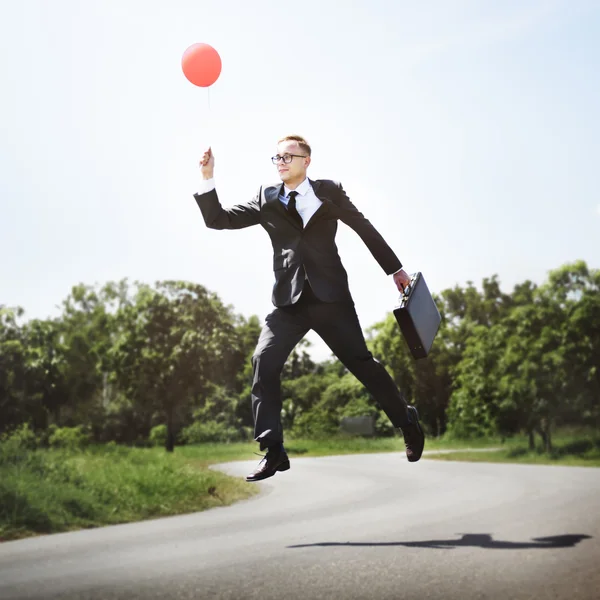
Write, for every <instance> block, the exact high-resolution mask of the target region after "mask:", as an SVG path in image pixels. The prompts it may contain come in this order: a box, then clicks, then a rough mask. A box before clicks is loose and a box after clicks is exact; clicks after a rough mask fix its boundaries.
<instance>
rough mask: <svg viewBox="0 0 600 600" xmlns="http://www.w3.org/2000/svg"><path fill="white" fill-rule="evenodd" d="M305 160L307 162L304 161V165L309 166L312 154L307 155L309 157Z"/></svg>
mask: <svg viewBox="0 0 600 600" xmlns="http://www.w3.org/2000/svg"><path fill="white" fill-rule="evenodd" d="M304 161H305V162H304V166H305V167H306V168H308V165H310V156H307V157H306V158H305V159H304Z"/></svg>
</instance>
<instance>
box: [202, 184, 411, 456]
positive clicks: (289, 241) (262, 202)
mask: <svg viewBox="0 0 600 600" xmlns="http://www.w3.org/2000/svg"><path fill="white" fill-rule="evenodd" d="M309 181H310V184H311V186H312V188H313V191H314V192H315V195H316V196H317V197H318V198H319V199H320V200H321V201H322V204H321V206H320V207H319V208H318V209H317V211H316V212H315V213H314V215H313V216H312V217H311V218H310V220H309V221H308V222H307V223H306V224H305V225H304V227H303V226H302V225H301V224H299V223H298V222H297V221H296V220H294V218H293V217H292V215H290V214H289V213H288V211H287V209H286V207H285V206H284V205H283V204H282V202H281V201H280V200H279V195H280V194H281V193H282V192H283V184H282V183H279V184H275V185H270V186H264V187H261V188H260V189H259V190H258V192H257V193H256V195H255V196H254V198H252V200H250V201H249V202H248V203H246V204H238V205H236V206H233V207H231V208H223V207H222V206H221V203H220V202H219V198H218V195H217V192H216V190H214V189H213V190H211V191H210V192H207V193H205V194H195V195H194V197H195V199H196V202H197V203H198V206H199V207H200V210H201V211H202V216H203V217H204V222H205V223H206V225H207V227H210V228H211V229H241V228H243V227H250V226H251V225H261V226H262V227H263V228H264V229H265V230H266V232H267V233H268V234H269V237H270V238H271V244H272V246H273V272H274V275H275V284H274V286H273V295H272V302H273V304H274V305H275V310H273V311H272V312H271V313H270V314H269V315H268V316H267V318H266V319H265V325H264V327H263V330H262V332H261V334H260V338H259V341H258V344H257V347H256V350H255V352H254V355H253V357H252V364H253V368H254V375H253V385H252V410H253V415H254V433H255V439H256V440H257V441H259V442H260V444H261V449H264V448H266V447H268V446H269V445H272V444H276V443H279V442H282V441H283V431H282V427H281V387H280V375H281V371H282V369H283V366H284V364H285V362H286V360H287V358H288V356H289V355H290V353H291V352H292V350H293V349H294V346H296V344H297V343H298V342H299V341H300V340H301V339H302V338H303V337H304V336H305V335H306V333H308V331H309V330H311V329H312V330H314V331H316V333H317V334H318V335H319V336H320V337H321V338H322V339H323V341H324V342H325V343H326V344H327V345H328V346H329V348H330V349H331V351H332V352H333V353H334V354H335V355H336V356H337V357H338V358H339V360H340V361H341V362H342V363H343V364H344V366H345V367H346V368H347V369H348V370H349V371H350V372H351V373H352V374H353V375H354V376H355V377H356V378H357V379H358V380H359V381H360V382H361V383H362V384H363V385H364V386H365V387H366V388H367V390H368V391H369V393H370V394H371V395H372V396H373V398H374V399H375V400H376V401H377V402H378V404H379V405H380V407H381V408H382V409H383V410H384V412H385V413H386V415H387V416H388V418H389V419H390V421H391V422H392V424H393V425H394V426H395V427H403V426H404V425H406V424H407V422H408V419H407V414H406V406H407V405H406V401H405V400H404V397H403V395H402V393H401V392H400V390H398V388H397V386H396V385H395V383H394V381H393V380H392V378H391V377H390V375H389V374H388V372H387V371H386V370H385V368H384V367H383V365H381V364H380V363H379V362H378V361H377V360H376V359H375V358H373V355H372V354H371V352H369V350H368V348H367V345H366V343H365V339H364V336H363V333H362V329H361V326H360V323H359V320H358V317H357V315H356V311H355V308H354V301H353V299H352V296H351V294H350V289H349V287H348V275H347V273H346V270H345V269H344V266H343V265H342V262H341V260H340V256H339V254H338V249H337V246H336V244H335V235H336V232H337V222H338V220H340V221H342V222H344V223H345V224H346V225H348V226H349V227H351V228H352V229H353V230H354V231H356V233H357V234H358V235H359V236H360V238H361V239H362V240H363V242H364V243H365V244H366V245H367V247H368V248H369V250H370V252H371V254H372V255H373V257H374V258H375V260H376V261H377V262H378V263H379V265H380V266H381V268H382V269H383V270H384V271H385V273H386V274H387V275H391V274H392V273H395V272H396V271H398V270H399V269H400V268H402V264H401V262H400V260H398V258H397V256H396V255H395V254H394V252H393V251H392V249H391V248H390V247H389V246H388V244H387V243H386V242H385V240H384V239H383V237H382V236H381V235H380V234H379V232H378V231H377V230H376V229H375V228H374V227H373V225H372V224H371V223H370V222H369V220H368V219H366V218H365V217H364V215H363V214H362V213H361V212H360V211H359V210H358V209H357V208H356V207H355V206H354V205H353V204H352V202H351V201H350V199H349V198H348V196H347V195H346V193H345V191H344V189H343V188H342V186H341V184H340V183H337V182H334V181H330V180H317V181H313V180H309Z"/></svg>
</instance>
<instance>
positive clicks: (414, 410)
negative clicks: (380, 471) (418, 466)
mask: <svg viewBox="0 0 600 600" xmlns="http://www.w3.org/2000/svg"><path fill="white" fill-rule="evenodd" d="M408 410H410V411H412V412H413V413H414V415H415V417H417V420H416V422H415V423H416V425H417V427H418V428H419V432H420V433H421V435H422V436H423V448H425V434H424V433H423V429H422V428H421V423H419V411H418V410H417V409H416V408H415V407H414V406H409V407H408ZM423 448H422V449H421V454H419V456H418V457H417V458H409V457H408V456H407V457H406V458H407V460H408V462H417V461H418V460H419V459H420V458H421V456H422V454H423Z"/></svg>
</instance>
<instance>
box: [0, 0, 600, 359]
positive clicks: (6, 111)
mask: <svg viewBox="0 0 600 600" xmlns="http://www.w3.org/2000/svg"><path fill="white" fill-rule="evenodd" d="M195 42H206V43H209V44H211V45H212V46H214V47H215V48H216V49H217V50H218V52H219V53H220V55H221V58H222V61H223V70H222V73H221V76H220V78H219V80H218V81H217V82H216V83H215V84H214V86H212V88H210V105H209V98H208V93H207V90H206V89H202V88H197V87H194V86H193V85H192V84H191V83H189V82H188V81H187V79H185V77H184V76H183V73H182V71H181V56H182V54H183V52H184V51H185V49H186V48H187V47H188V46H189V45H191V44H193V43H195ZM599 74H600V2H597V1H587V0H564V1H552V0H536V1H534V0H505V1H503V2H491V1H489V2H481V1H480V0H472V1H469V0H454V1H452V0H437V1H433V0H430V1H428V2H411V1H408V0H396V1H392V0H389V1H387V2H386V1H383V0H365V1H358V2H357V1H354V2H350V1H348V2H342V1H341V0H336V1H335V2H334V1H329V0H302V2H290V1H288V2H272V1H271V0H254V1H252V2H249V1H247V0H235V1H234V0H227V1H222V0H212V1H206V0H205V1H200V0H177V1H176V0H171V1H170V2H162V1H158V0H144V1H140V0H102V1H98V2H81V1H79V0H70V1H67V0H52V1H50V0H38V1H34V0H20V1H19V2H16V1H15V2H6V3H4V4H3V7H2V17H1V19H0V75H1V82H2V93H1V94H0V205H1V206H0V219H1V229H0V232H1V233H0V256H1V257H2V260H1V262H0V304H7V305H9V306H16V305H19V306H22V307H23V308H24V309H25V311H26V316H28V317H29V318H34V317H39V318H44V317H48V316H56V315H58V314H59V312H60V310H59V308H58V307H59V305H60V303H61V302H62V300H63V299H64V298H65V297H66V296H67V295H68V294H69V292H70V289H71V286H72V285H74V284H77V283H79V282H82V283H86V284H95V283H105V282H107V281H117V280H120V279H121V278H124V277H128V278H129V279H130V280H131V281H135V280H139V281H144V282H148V283H153V282H155V281H157V280H162V279H185V280H190V281H194V282H199V283H201V284H203V285H205V286H206V287H208V288H209V289H210V290H213V291H215V292H217V293H218V294H219V295H220V297H221V299H222V300H223V301H224V302H225V303H226V304H231V305H233V306H234V308H235V310H236V311H237V312H240V313H242V314H245V315H247V316H249V315H251V314H257V315H258V316H259V317H260V318H261V321H262V319H264V316H265V315H266V314H267V313H268V312H269V311H270V310H271V309H272V305H271V287H272V284H273V281H274V279H273V273H272V261H271V245H270V242H269V238H268V236H267V234H266V232H265V231H264V230H263V229H261V228H260V227H251V228H248V229H245V230H241V231H211V230H209V229H207V228H206V227H205V225H204V222H203V220H202V217H201V214H200V211H199V209H198V207H197V206H196V203H195V201H194V199H193V196H192V194H193V193H194V191H196V188H197V184H198V182H199V180H200V177H201V176H200V171H199V169H198V159H199V158H200V156H201V155H202V152H203V150H204V148H205V146H206V145H207V144H211V145H212V147H213V151H214V154H215V160H216V168H215V177H216V182H217V189H218V192H219V196H220V198H221V201H222V203H223V205H225V206H231V205H233V204H236V203H238V202H244V201H247V200H249V199H250V198H251V197H252V195H253V194H254V193H255V191H256V190H257V188H258V186H259V185H260V184H261V183H266V182H267V183H268V182H273V181H276V179H277V177H276V175H277V174H276V171H275V167H273V165H272V164H271V162H270V160H269V157H270V156H271V155H273V154H274V153H275V149H276V141H277V139H278V138H279V137H281V136H282V135H284V134H288V133H298V134H301V135H303V136H305V137H306V138H307V139H308V140H309V142H310V143H311V145H312V147H313V163H312V165H311V167H310V169H309V176H310V177H312V178H314V179H317V178H329V179H336V180H339V181H341V182H342V184H343V186H344V188H345V190H346V191H347V193H348V194H349V196H350V198H351V200H352V201H353V202H354V203H355V204H356V206H357V207H358V208H359V209H360V210H361V211H362V212H363V213H364V214H365V216H367V218H369V219H370V220H371V222H372V223H373V224H374V225H375V227H377V229H378V230H379V231H380V233H381V234H382V235H383V236H384V238H385V239H386V241H387V242H388V243H389V244H390V245H391V246H392V248H393V249H394V250H395V251H396V253H397V255H398V256H399V258H400V260H401V261H402V262H403V263H404V266H405V269H406V270H407V271H409V272H414V271H422V273H423V274H424V277H425V280H426V281H427V283H428V285H429V287H430V289H431V290H433V291H437V292H439V291H441V290H443V289H445V288H448V287H451V286H454V285H455V284H460V285H465V284H466V282H467V281H469V280H470V281H473V282H474V283H475V284H476V285H477V286H478V287H479V286H480V284H481V280H482V279H483V278H484V277H488V276H492V275H493V274H497V275H498V277H499V280H500V282H501V285H502V288H503V289H504V290H505V291H511V290H512V286H513V285H514V284H516V283H518V282H521V281H524V280H525V279H531V280H533V281H535V282H537V283H541V282H542V281H544V280H545V278H546V275H547V272H548V271H549V270H551V269H554V268H556V267H558V266H560V265H561V264H563V263H565V262H567V261H573V260H576V259H584V260H586V261H587V262H588V265H589V266H591V267H594V268H599V267H600V194H599V193H598V173H599V167H598V166H599V163H600V159H599V157H600V142H599V140H600V118H599V110H598V107H600V76H599ZM337 239H338V247H339V249H340V255H341V257H342V261H343V263H344V265H345V267H346V269H347V271H348V274H349V278H350V286H351V290H352V293H353V295H354V298H355V301H356V308H357V312H358V315H359V318H360V320H361V324H362V325H363V328H365V329H366V328H367V327H369V326H370V325H372V324H374V323H375V322H377V321H379V320H381V319H383V318H384V317H385V315H386V314H387V313H388V312H389V311H391V310H392V309H393V307H394V305H395V302H396V300H397V298H398V293H397V291H396V288H395V286H394V284H393V281H392V279H391V277H388V276H386V275H385V274H384V272H383V271H382V270H381V268H380V267H379V265H378V264H377V262H376V261H375V260H374V259H373V258H372V256H371V254H370V253H369V251H368V250H367V248H366V246H364V244H363V243H362V241H361V240H360V238H359V237H358V236H357V235H356V234H355V233H354V232H353V231H352V230H350V229H349V228H347V227H346V226H345V225H343V224H340V227H339V233H338V238H337ZM308 339H309V340H310V341H311V342H313V344H314V346H313V352H312V353H313V356H314V357H315V358H316V359H318V360H319V359H322V358H326V357H328V356H329V351H328V349H327V348H326V347H325V346H324V345H323V344H322V343H321V342H320V340H319V338H318V337H317V336H316V335H315V334H313V333H311V334H309V336H308Z"/></svg>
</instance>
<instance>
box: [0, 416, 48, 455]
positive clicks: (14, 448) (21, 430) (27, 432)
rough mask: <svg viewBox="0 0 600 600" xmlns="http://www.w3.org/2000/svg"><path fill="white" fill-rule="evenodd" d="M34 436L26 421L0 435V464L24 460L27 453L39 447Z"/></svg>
mask: <svg viewBox="0 0 600 600" xmlns="http://www.w3.org/2000/svg"><path fill="white" fill-rule="evenodd" d="M39 446H40V439H39V438H38V437H36V435H35V433H34V432H33V431H32V430H31V428H30V426H29V424H28V423H25V424H23V425H21V426H20V427H18V428H17V429H14V430H13V431H10V432H7V433H5V434H3V435H2V436H0V464H2V463H13V464H16V463H20V462H23V461H26V460H27V458H28V456H29V454H30V453H31V452H33V451H34V450H36V449H37V448H39Z"/></svg>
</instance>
